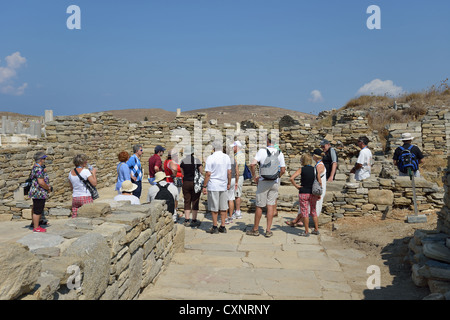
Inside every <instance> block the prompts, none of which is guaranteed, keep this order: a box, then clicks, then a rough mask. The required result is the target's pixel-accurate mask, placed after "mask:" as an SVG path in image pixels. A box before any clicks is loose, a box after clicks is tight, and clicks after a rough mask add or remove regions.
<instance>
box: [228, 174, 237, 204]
mask: <svg viewBox="0 0 450 320" xmlns="http://www.w3.org/2000/svg"><path fill="white" fill-rule="evenodd" d="M235 186H236V178H233V179H231V183H230V189H229V190H227V193H228V201H233V200H234V199H235V189H234V188H235Z"/></svg>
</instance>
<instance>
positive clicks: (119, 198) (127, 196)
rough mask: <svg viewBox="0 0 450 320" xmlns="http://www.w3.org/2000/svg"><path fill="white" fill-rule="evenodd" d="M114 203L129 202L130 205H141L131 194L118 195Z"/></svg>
mask: <svg viewBox="0 0 450 320" xmlns="http://www.w3.org/2000/svg"><path fill="white" fill-rule="evenodd" d="M114 201H131V204H141V202H140V201H139V198H138V197H136V196H135V195H132V194H118V195H117V196H115V197H114Z"/></svg>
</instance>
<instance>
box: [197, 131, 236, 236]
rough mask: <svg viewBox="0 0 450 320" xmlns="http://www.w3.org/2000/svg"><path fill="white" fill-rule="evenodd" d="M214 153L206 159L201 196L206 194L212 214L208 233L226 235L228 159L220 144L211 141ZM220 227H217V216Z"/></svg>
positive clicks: (229, 170)
mask: <svg viewBox="0 0 450 320" xmlns="http://www.w3.org/2000/svg"><path fill="white" fill-rule="evenodd" d="M212 147H213V150H214V153H213V154H212V155H210V156H209V157H208V158H207V159H206V164H205V172H206V174H205V181H204V182H203V194H208V209H209V211H210V212H211V214H212V219H213V226H212V227H211V229H210V230H209V231H208V232H209V233H219V232H222V233H226V232H227V229H226V228H225V219H226V214H227V209H228V192H227V190H229V189H230V184H231V162H230V157H229V156H228V155H226V154H224V153H223V152H222V142H221V141H218V140H216V141H213V143H212ZM219 214H220V219H221V225H220V227H218V215H219Z"/></svg>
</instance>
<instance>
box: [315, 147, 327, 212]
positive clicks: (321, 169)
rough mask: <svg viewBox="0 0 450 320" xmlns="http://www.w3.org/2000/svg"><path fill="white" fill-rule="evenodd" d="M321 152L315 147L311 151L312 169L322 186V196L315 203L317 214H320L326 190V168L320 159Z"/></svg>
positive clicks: (321, 156)
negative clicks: (313, 163)
mask: <svg viewBox="0 0 450 320" xmlns="http://www.w3.org/2000/svg"><path fill="white" fill-rule="evenodd" d="M322 158H323V152H322V150H320V149H315V150H314V151H313V160H314V162H315V163H316V164H315V166H314V169H315V171H316V173H317V177H318V181H319V183H320V185H321V186H322V196H321V197H320V198H319V199H317V203H316V213H317V216H320V214H321V213H322V206H323V199H324V198H325V193H326V192H327V172H326V171H327V169H326V168H325V165H324V164H323V161H322Z"/></svg>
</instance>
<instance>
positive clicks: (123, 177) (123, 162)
mask: <svg viewBox="0 0 450 320" xmlns="http://www.w3.org/2000/svg"><path fill="white" fill-rule="evenodd" d="M118 158H119V164H118V165H117V168H116V171H117V182H116V188H115V190H116V191H117V194H121V192H120V188H121V187H122V182H124V181H127V180H129V181H130V182H131V180H130V179H131V171H130V167H128V165H127V161H128V159H129V158H130V155H129V154H128V152H126V151H122V152H120V153H119V155H118Z"/></svg>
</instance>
